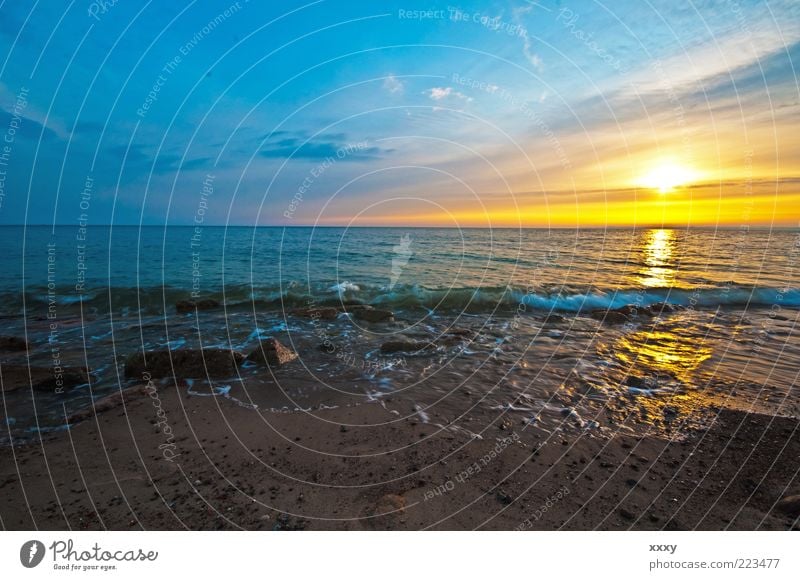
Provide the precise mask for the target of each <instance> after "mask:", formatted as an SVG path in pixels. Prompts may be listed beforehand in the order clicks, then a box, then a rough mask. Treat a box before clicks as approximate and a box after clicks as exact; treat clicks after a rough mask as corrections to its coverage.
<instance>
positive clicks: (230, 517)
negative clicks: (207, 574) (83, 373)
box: [0, 385, 800, 530]
mask: <svg viewBox="0 0 800 580" xmlns="http://www.w3.org/2000/svg"><path fill="white" fill-rule="evenodd" d="M122 399H123V398H122V397H119V396H118V397H116V398H115V399H111V400H109V401H107V402H106V403H105V404H103V405H101V406H100V410H99V412H98V413H97V414H93V413H91V412H89V413H85V414H83V416H81V417H75V418H74V420H75V421H76V423H75V424H74V425H73V426H72V427H71V428H70V429H69V430H62V431H58V432H53V433H49V434H46V435H43V436H42V439H41V441H37V442H34V443H27V444H23V445H17V446H14V447H6V448H2V449H0V458H2V462H1V463H0V465H2V471H1V472H0V518H2V519H1V520H0V523H2V527H3V528H4V529H9V530H20V529H46V530H68V529H71V530H86V529H91V530H100V529H111V530H138V529H148V530H150V529H159V530H181V529H192V530H236V529H258V530H273V529H277V530H306V529H307V530H420V529H438V530H471V529H486V530H515V529H526V530H527V529H535V530H558V529H570V530H592V529H601V530H625V529H639V530H659V529H665V530H694V529H699V530H725V529H735V530H761V529H767V530H786V529H792V528H794V529H797V528H798V527H799V525H798V520H797V516H798V514H797V513H791V510H786V509H785V508H783V509H782V506H781V505H779V504H778V502H779V501H780V500H781V498H785V497H787V496H791V495H793V494H797V493H799V492H800V476H799V475H798V469H799V468H800V461H798V458H800V437H799V436H798V435H799V434H800V430H798V427H799V426H800V423H799V422H798V420H797V419H794V418H785V417H784V418H779V417H771V416H767V415H759V414H748V413H745V412H742V411H734V410H720V411H719V412H718V413H717V415H716V419H715V420H714V421H713V423H712V424H711V425H710V426H709V427H707V428H703V429H694V430H692V431H681V432H679V433H675V434H674V438H673V440H670V439H668V438H665V437H664V436H663V434H658V435H653V436H648V435H645V436H641V435H640V436H631V435H624V434H621V432H616V433H612V432H607V431H606V432H603V431H581V430H574V431H570V430H565V431H563V432H555V433H552V434H550V433H547V432H544V431H542V430H540V429H536V428H534V427H532V426H529V425H527V424H526V423H525V422H524V420H523V419H522V417H521V416H520V415H519V414H515V413H513V412H510V413H501V412H498V411H490V410H481V409H480V408H477V407H476V408H472V409H471V410H468V409H469V407H470V406H471V405H469V404H468V402H467V401H465V403H464V407H465V412H467V410H468V412H467V414H466V415H465V416H464V417H462V418H461V419H459V420H458V421H453V422H452V423H450V424H449V425H447V422H446V420H445V426H447V427H448V429H442V428H440V427H437V426H435V425H434V423H437V422H438V420H439V419H440V418H437V417H436V415H435V414H433V416H432V417H430V418H429V421H430V422H429V423H426V422H424V420H421V419H420V415H413V416H411V417H406V416H407V415H408V414H409V412H410V411H412V409H409V408H408V406H409V403H408V402H407V401H404V400H403V399H402V398H400V397H396V398H387V399H386V400H384V401H382V402H375V403H369V404H362V405H359V406H354V407H342V408H335V409H325V410H321V411H316V412H314V413H313V414H312V413H303V412H286V413H278V412H261V411H256V410H254V409H252V408H248V406H247V405H246V403H242V402H239V403H237V402H236V401H234V400H231V399H227V398H224V397H222V396H216V397H214V396H189V395H188V394H187V389H186V387H185V386H169V387H160V388H158V389H155V388H153V387H151V388H147V386H145V385H140V386H138V387H135V388H132V389H130V390H129V391H127V392H126V396H125V397H124V403H123V401H122ZM465 399H466V397H465ZM404 417H406V418H404ZM80 419H82V420H80ZM478 436H480V438H478Z"/></svg>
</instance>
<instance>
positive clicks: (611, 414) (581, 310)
mask: <svg viewBox="0 0 800 580" xmlns="http://www.w3.org/2000/svg"><path fill="white" fill-rule="evenodd" d="M0 248H2V250H3V251H2V252H1V253H0V267H2V272H3V277H2V278H0V320H2V322H3V330H2V331H0V335H2V336H16V337H20V338H24V339H25V340H27V342H28V344H29V348H28V350H27V351H24V352H10V353H9V352H6V353H0V364H1V365H6V366H7V365H30V366H36V367H43V368H52V366H53V360H54V357H57V358H58V360H59V362H60V364H61V365H62V366H65V367H66V366H81V367H83V366H88V367H89V368H90V369H91V374H90V379H89V381H88V382H87V383H86V384H85V385H81V386H78V387H76V388H74V389H72V390H70V391H68V392H66V393H55V392H48V391H47V390H42V389H31V388H17V389H15V390H8V389H7V390H5V391H4V397H3V413H2V416H3V418H4V420H5V422H6V424H7V425H8V429H7V433H5V434H3V436H2V437H3V441H9V440H11V439H14V440H21V439H26V438H32V437H36V436H37V434H38V433H40V432H41V431H47V430H51V429H62V428H64V425H65V420H64V417H65V414H67V415H68V414H69V413H71V412H74V411H76V410H80V409H82V408H85V407H87V406H88V405H90V404H91V402H92V401H93V400H97V399H99V398H102V397H103V396H106V395H108V394H109V393H113V392H115V391H116V390H118V389H119V388H120V387H124V386H127V385H129V384H133V382H135V381H134V380H132V379H126V378H125V374H124V366H125V359H126V357H127V356H128V355H130V354H132V353H135V352H137V351H141V350H145V351H149V350H157V349H169V350H171V351H178V350H181V349H188V348H211V347H218V348H231V349H234V350H238V351H241V352H243V353H247V352H249V351H252V350H253V349H255V348H257V347H258V342H259V340H260V339H262V338H265V337H268V336H272V337H275V338H278V339H279V340H280V341H281V342H283V343H284V344H286V345H288V346H290V347H291V348H293V349H294V350H296V351H297V353H298V354H299V355H300V358H299V360H298V361H297V362H296V363H293V364H290V365H287V366H286V367H285V368H281V369H277V370H276V371H275V372H270V371H268V370H264V369H263V368H258V367H255V366H253V365H244V366H242V367H241V368H240V369H239V370H238V371H237V373H236V375H235V376H231V377H228V378H225V379H224V380H218V379H215V380H210V379H206V380H203V379H202V377H200V378H196V377H195V378H189V379H187V378H186V377H181V376H176V377H174V379H169V380H166V381H165V386H166V385H167V384H169V385H176V386H177V387H178V388H181V389H184V390H185V391H186V394H187V396H216V397H221V398H223V399H226V402H227V403H228V404H232V405H243V406H246V407H248V408H252V409H253V411H254V412H262V413H263V412H293V411H296V410H298V409H302V410H305V411H311V412H313V410H314V409H315V408H320V407H322V406H338V405H358V404H365V403H379V402H380V401H381V399H382V398H384V397H389V396H391V397H400V398H402V399H404V400H407V401H408V409H409V414H410V415H415V416H416V417H417V418H418V419H419V420H421V421H423V422H427V421H439V423H437V424H438V425H439V426H440V427H441V428H443V429H463V428H465V427H464V423H463V422H461V423H458V424H456V423H454V422H453V418H454V417H458V416H463V413H464V410H463V405H464V404H466V403H468V404H469V405H483V406H488V407H489V408H491V409H496V410H497V413H498V416H500V415H503V416H505V415H511V416H513V417H514V420H520V421H523V422H526V424H527V425H531V426H532V427H533V428H536V429H542V430H544V431H547V432H550V433H553V432H557V431H558V430H563V429H580V430H585V431H587V433H589V434H590V435H591V436H604V435H605V434H608V433H610V432H612V431H616V430H619V429H627V430H632V431H642V430H649V431H652V432H657V433H661V434H663V435H664V436H670V437H672V436H675V434H676V433H681V432H683V431H684V430H687V429H694V428H698V427H701V426H702V425H704V424H705V423H706V422H707V421H709V420H712V419H713V413H714V410H715V409H718V408H721V407H731V408H738V409H746V410H750V411H753V412H760V413H768V414H774V415H797V414H798V412H800V396H798V393H797V389H796V383H797V378H798V373H799V372H800V337H799V336H798V330H797V321H798V313H800V276H798V273H800V230H773V231H770V230H766V229H750V230H746V229H730V230H713V229H692V230H670V229H642V230H630V229H615V230H599V229H588V230H549V231H548V230H512V229H500V230H486V229H464V230H454V229H437V228H408V229H404V228H354V229H346V228H244V227H232V228H212V227H203V228H201V229H195V228H191V227H168V228H163V227H143V228H138V227H113V228H111V227H89V228H86V229H82V228H80V227H79V225H76V226H60V227H56V228H55V229H53V228H50V227H27V228H25V227H2V228H0ZM207 298H212V299H215V300H217V301H219V302H220V303H221V306H220V308H217V309H213V310H209V311H203V312H199V313H188V314H187V313H178V312H176V309H175V303H176V302H177V301H180V300H187V299H207ZM353 303H363V304H368V305H371V306H373V307H374V308H384V309H388V310H391V311H392V312H393V313H394V320H393V321H389V322H381V323H374V324H373V323H367V322H364V321H361V320H358V319H357V318H355V317H353V316H352V315H351V314H349V313H346V312H340V313H339V314H338V316H337V317H336V318H335V319H331V320H327V319H326V320H317V319H309V318H307V317H303V316H300V315H298V314H297V313H296V312H293V310H294V309H296V308H298V307H306V306H326V305H329V306H338V307H340V308H341V307H342V306H343V305H344V304H353ZM618 309H622V310H620V311H618ZM620 315H621V316H620ZM390 340H395V341H396V340H403V341H416V342H423V343H428V344H430V347H429V348H426V349H424V350H422V351H419V352H394V353H387V352H383V351H382V350H381V345H382V344H384V343H385V342H386V341H390ZM0 370H2V367H0ZM4 374H7V373H4ZM431 417H434V418H436V417H438V419H431ZM443 418H449V420H445V419H443ZM400 419H402V417H400V418H398V420H400ZM470 428H471V429H474V430H475V431H476V432H478V431H479V430H478V429H477V428H476V427H474V426H473V427H470Z"/></svg>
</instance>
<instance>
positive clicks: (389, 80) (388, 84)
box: [383, 75, 405, 94]
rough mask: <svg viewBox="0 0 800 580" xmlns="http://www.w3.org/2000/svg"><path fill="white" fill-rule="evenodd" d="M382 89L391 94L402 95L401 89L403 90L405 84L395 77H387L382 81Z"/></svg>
mask: <svg viewBox="0 0 800 580" xmlns="http://www.w3.org/2000/svg"><path fill="white" fill-rule="evenodd" d="M383 88H384V90H386V91H388V92H390V93H392V94H396V93H402V92H403V89H404V88H405V83H403V81H401V80H400V79H398V78H397V77H396V76H394V75H389V76H388V77H386V78H385V79H383Z"/></svg>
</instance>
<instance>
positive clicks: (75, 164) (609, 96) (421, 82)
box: [0, 0, 800, 225]
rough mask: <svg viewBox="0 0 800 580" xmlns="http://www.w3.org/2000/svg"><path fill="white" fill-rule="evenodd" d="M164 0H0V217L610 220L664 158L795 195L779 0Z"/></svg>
mask: <svg viewBox="0 0 800 580" xmlns="http://www.w3.org/2000/svg"><path fill="white" fill-rule="evenodd" d="M172 4H173V3H165V2H159V3H155V2H147V3H146V2H133V1H128V0H118V1H117V2H116V3H112V2H106V3H105V6H104V7H102V6H101V3H97V2H87V1H81V2H77V1H76V2H71V3H67V2H55V1H40V2H35V3H10V2H5V3H3V4H2V5H0V12H1V13H2V15H1V16H2V17H1V18H0V139H5V138H7V137H8V136H9V131H11V132H12V133H13V135H11V141H10V142H7V141H4V142H6V143H8V145H9V147H10V150H9V151H7V158H8V159H7V161H8V163H7V164H6V165H5V166H0V171H4V172H5V174H4V175H0V180H2V181H0V223H5V224H9V223H24V222H27V223H47V224H49V223H53V222H54V221H55V222H56V223H61V224H72V223H76V220H77V219H78V218H79V217H80V215H81V213H85V214H87V215H86V217H87V218H88V221H89V223H93V224H107V223H114V224H138V223H140V222H141V223H146V224H164V223H168V224H191V223H193V222H194V221H195V219H196V218H197V216H198V208H199V207H201V202H202V203H205V204H207V206H208V211H205V212H203V220H204V222H203V223H205V224H242V225H252V224H255V223H258V224H274V225H301V224H308V223H323V224H350V223H353V224H357V225H368V224H402V225H405V224H414V223H435V224H438V225H483V224H484V223H492V224H501V223H513V222H514V220H515V219H517V220H518V219H519V216H520V215H521V216H522V220H523V221H524V222H525V223H526V224H531V225H537V224H541V223H545V222H547V223H550V222H553V221H556V222H559V221H561V222H563V223H568V222H569V220H570V217H569V216H570V215H573V214H574V213H575V211H574V209H575V206H580V207H581V208H585V210H581V211H584V213H587V214H588V213H589V212H591V214H592V215H596V214H597V212H598V211H600V212H601V213H602V211H604V210H603V208H606V209H605V211H606V221H607V222H613V221H614V220H615V219H617V217H616V216H617V215H618V214H619V215H620V216H622V215H625V216H629V214H630V207H631V204H632V203H633V202H636V203H639V202H638V201H637V200H639V199H641V198H637V197H632V196H636V195H639V194H638V192H636V190H635V187H636V182H637V176H638V175H639V174H641V173H642V172H647V170H648V167H649V165H652V164H658V163H663V161H661V160H663V159H669V160H671V161H670V163H673V164H675V165H677V166H680V167H690V168H692V170H693V171H692V174H693V175H695V177H696V179H695V180H696V181H697V183H696V184H693V185H695V186H696V187H695V188H694V190H693V191H694V193H693V194H692V195H693V196H694V197H693V198H692V199H693V200H695V201H697V203H698V205H697V206H696V207H698V208H700V207H705V206H703V204H707V205H708V207H706V211H707V213H708V212H711V213H709V214H708V215H713V208H712V209H708V208H709V207H711V206H712V205H713V203H714V200H715V199H716V200H718V199H719V198H725V199H730V200H731V202H730V203H729V204H728V205H730V206H731V207H733V205H734V204H735V200H736V199H737V196H739V197H740V196H741V195H743V194H742V191H744V190H745V189H746V187H745V186H743V185H742V184H743V183H744V184H745V185H749V186H753V185H754V186H755V191H756V194H757V195H758V196H761V197H760V198H759V199H758V200H757V201H756V206H755V207H756V210H755V214H754V216H748V219H752V220H755V221H770V222H775V221H780V220H784V221H785V219H786V217H787V215H788V214H790V213H791V209H790V208H791V207H797V206H796V205H794V204H795V203H796V201H797V199H796V197H795V195H796V191H797V190H796V183H797V180H796V178H797V176H798V172H797V169H798V166H800V164H798V159H797V155H798V151H800V148H798V135H799V134H800V132H799V131H798V130H797V129H798V127H797V122H798V119H800V115H798V113H799V112H800V110H799V109H798V100H799V99H798V85H797V80H796V70H795V65H796V64H797V63H798V56H800V44H799V43H800V3H798V2H778V1H775V2H769V3H763V2H694V3H687V4H684V3H674V2H622V3H619V2H615V3H609V4H602V3H597V2H577V1H576V2H556V1H546V0H542V1H541V2H536V3H535V2H527V1H524V0H516V1H507V2H505V1H501V2H460V3H454V2H410V1H409V2H355V1H352V2H350V1H348V2H343V1H320V2H310V3H309V2H254V1H253V2H246V1H244V0H240V1H239V2H238V3H237V2H231V1H223V2H202V3H200V2H193V3H189V4H184V3H175V5H174V6H173V5H172ZM676 4H680V6H676ZM2 146H3V143H0V147H2ZM0 153H2V149H1V148H0ZM208 176H213V177H211V178H209V177H208ZM87 178H91V183H92V185H91V192H90V198H89V199H88V201H89V203H88V205H87V204H86V203H84V205H83V206H81V200H84V201H86V199H87V196H86V195H84V196H83V197H81V192H83V191H84V190H85V189H86V182H87ZM208 183H211V184H212V190H213V193H211V194H210V195H208V191H207V189H208V188H206V190H204V184H208ZM204 191H205V193H204ZM737 192H738V193H737ZM632 200H633V201H632ZM709 200H710V201H709ZM615 204H616V205H615ZM645 206H646V204H645V205H640V206H638V207H645ZM768 207H773V210H772V215H771V216H770V215H769V213H768V209H765V208H768ZM776 207H777V208H778V209H777V210H776V209H774V208H776ZM520 208H521V209H520ZM598 208H599V209H598ZM608 208H610V210H609V209H608ZM615 208H618V209H615ZM515 212H516V213H515ZM759 212H760V213H759ZM764 212H767V213H764ZM730 213H731V212H728V213H725V212H724V211H721V210H717V215H718V216H722V217H720V220H719V221H726V219H727V218H725V216H728V217H730V215H729V214H730ZM795 213H796V212H795ZM762 214H763V215H762ZM515 215H516V218H515V217H514V216H515ZM674 215H675V216H678V215H680V216H681V219H682V217H683V213H680V214H679V213H677V210H676V213H675V214H674ZM698 215H700V214H698ZM703 215H706V214H703ZM737 215H738V214H735V212H734V214H733V217H732V218H731V219H732V220H733V221H736V219H738V217H737ZM487 216H488V217H487ZM509 216H511V217H509ZM609 216H610V217H609ZM625 219H627V220H628V221H630V219H631V218H630V217H628V218H625ZM625 219H623V218H621V217H620V218H619V220H622V221H625ZM648 219H652V218H648ZM676 219H677V217H676ZM698 219H699V218H698ZM581 220H582V222H585V221H586V220H585V218H581ZM600 221H602V220H600ZM701 221H702V220H701ZM706 221H708V219H706ZM728 221H730V220H728ZM795 221H796V220H795ZM782 223H783V222H782Z"/></svg>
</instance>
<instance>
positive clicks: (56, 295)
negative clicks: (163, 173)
mask: <svg viewBox="0 0 800 580" xmlns="http://www.w3.org/2000/svg"><path fill="white" fill-rule="evenodd" d="M798 240H800V231H797V230H776V231H769V230H750V231H747V230H740V229H732V230H710V229H700V230H688V231H686V230H647V229H645V230H637V231H633V230H622V229H619V230H600V229H589V230H550V231H548V230H537V229H534V230H513V229H500V230H487V229H465V230H455V229H437V228H419V229H416V228H415V229H402V228H354V229H345V228H302V227H300V228H243V227H231V228H209V227H204V228H202V229H199V230H195V229H194V228H192V227H169V228H162V227H143V228H138V227H114V228H110V227H89V228H87V229H86V230H83V229H80V228H79V227H77V226H75V227H70V226H59V227H56V228H55V229H52V228H50V227H28V228H23V227H2V228H0V247H2V248H3V253H2V255H0V266H2V271H3V272H4V276H3V278H2V280H0V298H1V299H2V300H0V309H2V310H1V311H2V312H4V313H19V314H21V313H22V312H23V309H24V307H25V305H26V304H27V306H28V307H29V308H36V307H38V306H40V305H43V304H47V303H50V302H51V301H52V300H53V299H55V301H56V303H57V304H58V305H63V306H70V305H74V304H76V303H77V302H79V301H82V302H83V303H84V309H88V310H90V311H109V310H110V311H115V310H117V309H125V311H126V312H130V308H131V307H135V308H141V309H143V310H144V311H146V312H164V311H169V310H170V309H171V308H172V306H173V304H174V302H175V301H176V300H178V299H181V298H188V297H189V295H190V294H191V293H192V292H195V295H196V296H199V297H203V298H215V299H218V300H220V301H224V302H226V303H227V304H230V305H239V304H250V305H256V306H257V307H269V306H280V305H284V306H287V305H295V304H297V305H301V304H304V303H305V302H307V301H308V299H309V298H313V299H314V300H315V301H323V302H334V303H335V302H336V301H337V298H340V297H341V298H344V299H358V300H361V301H365V302H369V303H373V304H381V305H385V306H387V307H395V308H414V307H419V308H428V309H455V310H458V309H466V310H468V311H478V312H479V311H491V310H492V309H494V308H496V307H498V306H500V307H505V306H515V305H517V304H518V303H523V304H525V305H526V306H528V307H530V308H532V309H537V310H545V311H549V310H553V311H571V312H576V311H580V310H585V309H587V308H609V307H610V308H617V307H619V306H623V305H625V304H631V303H638V304H641V305H645V306H646V305H649V304H653V303H658V302H668V303H672V304H678V305H689V304H692V305H696V306H700V307H709V308H714V307H717V306H741V307H751V306H770V305H772V304H773V303H775V302H776V301H777V302H779V303H780V304H781V305H783V306H787V307H796V306H798V305H800V290H798V286H800V283H798V271H799V270H800V266H799V265H798V264H797V261H798V252H800V248H799V247H798ZM48 283H50V284H51V285H50V288H49V289H48ZM48 290H49V291H48ZM23 298H24V300H23Z"/></svg>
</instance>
